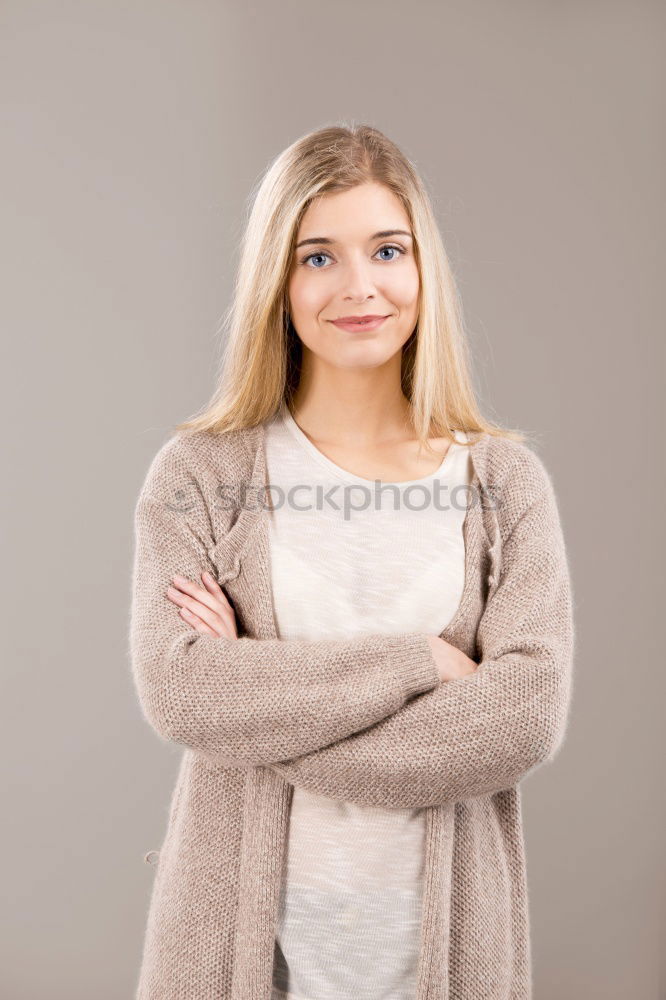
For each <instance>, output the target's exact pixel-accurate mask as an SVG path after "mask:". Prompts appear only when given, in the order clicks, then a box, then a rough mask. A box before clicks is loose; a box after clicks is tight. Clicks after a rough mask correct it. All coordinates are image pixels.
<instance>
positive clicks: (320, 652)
mask: <svg viewBox="0 0 666 1000" xmlns="http://www.w3.org/2000/svg"><path fill="white" fill-rule="evenodd" d="M173 452H174V449H173V448H172V449H169V450H167V451H166V452H165V453H164V454H165V459H164V461H162V460H159V461H156V462H155V463H154V464H153V466H152V467H151V471H150V474H149V476H148V478H147V480H146V483H145V484H144V488H143V489H142V491H141V493H140V495H139V499H138V502H137V505H136V511H135V520H134V529H135V553H134V569H133V579H132V607H131V624H130V637H129V645H130V658H131V666H132V675H133V678H134V682H135V686H136V690H137V693H138V697H139V701H140V705H141V708H142V711H143V713H144V715H145V717H146V719H147V721H148V722H149V723H150V725H151V726H152V727H153V728H154V729H155V731H156V732H157V733H158V734H159V735H160V736H161V737H163V738H164V739H166V740H169V741H172V742H175V743H179V744H182V745H184V746H187V747H190V748H191V749H193V750H196V751H198V752H200V753H201V754H203V755H204V756H206V757H208V758H209V759H210V760H212V761H214V762H219V763H226V764H228V765H230V766H240V767H248V766H253V765H258V764H264V765H265V764H268V763H273V762H276V761H280V760H286V759H289V758H292V757H295V756H298V755H301V754H307V753H311V752H312V751H314V750H317V749H319V748H320V747H323V746H326V745H327V744H328V743H332V742H334V741H335V740H340V739H344V738H345V737H346V736H349V735H351V734H352V733H354V732H356V731H358V730H359V729H362V728H364V727H366V726H370V725H372V724H373V723H375V722H377V721H379V720H380V719H383V718H385V717H386V716H387V715H390V714H392V713H393V712H395V711H397V710H398V709H399V708H400V707H401V706H402V705H403V704H404V703H405V702H406V701H407V700H408V699H409V698H411V697H412V696H413V695H416V694H418V693H420V692H422V691H427V690H429V689H430V688H432V687H434V686H435V685H436V684H438V683H439V675H438V671H437V667H436V664H435V661H434V658H433V656H432V653H431V650H430V645H429V642H428V638H427V635H426V634H425V633H420V632H410V633H403V634H400V635H392V636H384V635H367V636H363V637H361V638H358V639H349V640H339V639H337V640H311V641H282V640H279V639H251V638H249V637H247V636H244V637H240V638H236V639H229V638H218V637H214V636H210V635H202V634H198V633H193V632H192V629H191V628H190V627H189V626H188V625H187V624H186V623H185V622H184V621H183V619H182V618H181V616H180V615H179V613H178V608H177V607H176V606H175V605H174V604H173V603H172V602H170V601H169V599H168V598H167V597H166V590H167V588H168V586H169V584H170V581H171V577H172V576H173V574H174V573H180V574H182V575H184V576H186V577H189V578H191V579H197V578H198V576H199V573H200V572H201V571H202V570H204V569H208V570H209V571H210V572H211V573H212V574H213V576H215V575H216V570H215V566H214V565H213V562H212V557H211V553H212V552H213V550H214V548H215V544H216V543H215V539H214V537H213V534H212V528H211V523H210V517H209V512H208V510H207V509H206V505H205V504H203V503H194V504H190V505H188V506H187V509H186V510H185V509H183V508H182V507H181V508H178V506H177V505H175V504H173V503H171V502H170V500H172V499H173V497H174V495H176V494H175V492H174V491H175V490H176V486H177V485H178V484H181V483H182V482H185V481H187V482H188V483H189V484H192V483H196V470H191V469H189V468H187V469H186V468H181V464H182V463H181V462H180V461H178V462H175V463H174V454H173ZM190 492H191V491H190Z"/></svg>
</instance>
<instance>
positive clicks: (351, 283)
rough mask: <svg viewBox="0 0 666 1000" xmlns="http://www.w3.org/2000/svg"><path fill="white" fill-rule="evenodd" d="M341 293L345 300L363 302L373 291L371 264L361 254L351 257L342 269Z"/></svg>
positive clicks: (372, 294)
mask: <svg viewBox="0 0 666 1000" xmlns="http://www.w3.org/2000/svg"><path fill="white" fill-rule="evenodd" d="M341 273H342V275H343V278H342V282H343V287H342V295H343V298H344V300H345V301H346V302H351V301H353V302H363V301H365V299H367V298H371V297H372V296H374V293H375V282H374V277H373V274H372V264H371V263H369V262H368V261H367V260H366V259H365V258H364V257H363V256H360V255H359V257H356V258H353V259H351V260H350V261H349V262H348V263H347V265H346V266H345V267H344V269H343V270H342V272H341Z"/></svg>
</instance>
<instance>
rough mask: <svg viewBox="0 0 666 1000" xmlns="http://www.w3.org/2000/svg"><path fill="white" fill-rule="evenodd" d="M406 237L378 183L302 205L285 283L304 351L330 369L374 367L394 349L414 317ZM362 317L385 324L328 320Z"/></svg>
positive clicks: (398, 208)
mask: <svg viewBox="0 0 666 1000" xmlns="http://www.w3.org/2000/svg"><path fill="white" fill-rule="evenodd" d="M398 230H399V232H398ZM378 233H383V234H384V235H377V234H378ZM388 233H390V235H389V234H388ZM410 233H411V226H410V224H409V219H408V216H407V214H406V212H405V210H404V208H403V206H402V204H401V203H400V201H399V199H398V198H397V197H396V196H395V195H394V194H393V192H392V191H390V190H389V189H388V188H386V187H384V186H383V185H381V184H376V183H368V184H360V185H358V186H357V187H355V188H352V189H350V190H348V191H342V192H338V193H335V194H327V195H324V196H322V197H321V198H319V199H317V200H315V201H313V202H312V203H311V204H310V205H309V206H308V208H307V211H306V212H305V215H304V216H303V219H302V221H301V225H300V227H299V230H298V234H297V237H296V250H295V253H294V259H293V262H292V266H291V271H290V276H289V285H288V290H289V306H290V314H291V319H292V322H293V324H294V327H295V329H296V332H297V333H298V336H299V337H300V339H301V341H302V343H303V345H304V349H306V348H307V349H309V350H310V351H312V353H313V354H314V355H317V356H318V357H320V358H321V359H322V360H325V361H326V362H328V363H329V364H331V365H335V366H337V367H373V366H377V365H380V364H383V363H385V362H386V361H387V360H388V359H389V358H391V357H392V356H393V355H394V354H396V352H398V351H400V349H401V348H402V346H403V344H404V343H405V342H406V341H407V340H408V339H409V337H410V335H411V334H412V332H413V330H414V327H415V326H416V321H417V319H418V294H419V273H418V268H417V265H416V259H415V257H414V246H413V239H412V237H411V235H410ZM368 315H373V316H385V317H387V318H386V319H384V320H383V322H381V323H380V324H379V325H378V326H375V327H374V328H372V327H369V328H363V327H358V326H357V327H354V328H353V329H345V328H343V327H341V326H339V325H336V324H335V323H334V322H333V321H334V320H339V319H341V318H343V317H349V316H357V317H359V316H368Z"/></svg>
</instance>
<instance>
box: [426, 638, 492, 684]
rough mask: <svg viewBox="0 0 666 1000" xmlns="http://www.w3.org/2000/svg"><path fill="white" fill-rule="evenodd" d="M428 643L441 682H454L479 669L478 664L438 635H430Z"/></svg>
mask: <svg viewBox="0 0 666 1000" xmlns="http://www.w3.org/2000/svg"><path fill="white" fill-rule="evenodd" d="M428 641H429V642H430V649H431V650H432V655H433V657H434V659H435V663H436V665H437V669H438V670H439V679H440V680H441V681H454V680H457V679H458V678H459V677H466V676H467V675H468V674H473V673H474V671H475V670H477V669H478V666H479V665H478V663H476V662H475V661H474V660H471V659H470V658H469V656H466V655H465V653H463V651H462V650H461V649H458V647H457V646H453V645H452V644H451V643H450V642H447V641H446V639H441V638H440V637H439V636H438V635H429V636H428Z"/></svg>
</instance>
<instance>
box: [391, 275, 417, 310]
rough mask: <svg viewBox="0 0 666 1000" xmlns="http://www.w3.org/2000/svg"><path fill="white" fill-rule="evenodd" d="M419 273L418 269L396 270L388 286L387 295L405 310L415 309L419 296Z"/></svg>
mask: <svg viewBox="0 0 666 1000" xmlns="http://www.w3.org/2000/svg"><path fill="white" fill-rule="evenodd" d="M419 284H420V282H419V272H418V269H417V267H416V265H414V266H410V267H401V268H396V269H395V271H394V272H393V274H392V275H391V280H390V282H389V283H388V284H387V289H386V291H387V295H388V296H390V298H391V299H392V301H393V302H394V303H395V304H396V305H397V306H400V307H401V308H403V309H407V308H410V307H415V306H416V304H417V301H418V295H419Z"/></svg>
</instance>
